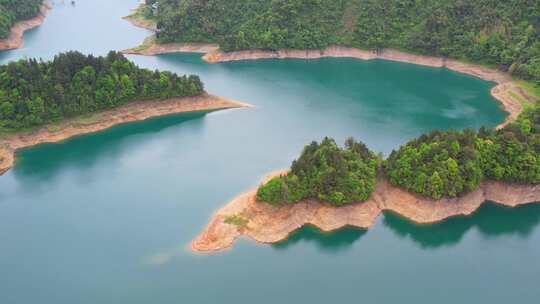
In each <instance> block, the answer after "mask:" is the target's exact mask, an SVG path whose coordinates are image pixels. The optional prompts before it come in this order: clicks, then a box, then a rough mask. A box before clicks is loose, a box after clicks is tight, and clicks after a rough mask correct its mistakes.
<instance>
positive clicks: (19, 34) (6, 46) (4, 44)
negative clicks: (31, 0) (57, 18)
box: [0, 1, 51, 51]
mask: <svg viewBox="0 0 540 304" xmlns="http://www.w3.org/2000/svg"><path fill="white" fill-rule="evenodd" d="M50 9H51V7H50V6H49V4H48V3H47V1H44V2H43V5H41V9H40V11H39V13H38V14H37V16H35V17H34V18H32V19H28V20H23V21H19V22H17V23H15V24H14V25H13V26H12V27H11V33H10V34H9V37H8V38H6V39H2V40H0V51H5V50H13V49H18V48H21V47H22V46H23V43H24V39H23V36H24V32H26V31H28V30H30V29H33V28H35V27H38V26H40V25H41V24H43V22H44V21H45V17H46V16H47V12H48V11H49V10H50Z"/></svg>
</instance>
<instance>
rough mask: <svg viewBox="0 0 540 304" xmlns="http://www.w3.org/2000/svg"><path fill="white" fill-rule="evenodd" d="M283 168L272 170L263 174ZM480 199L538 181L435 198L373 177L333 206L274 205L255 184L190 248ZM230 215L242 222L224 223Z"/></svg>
mask: <svg viewBox="0 0 540 304" xmlns="http://www.w3.org/2000/svg"><path fill="white" fill-rule="evenodd" d="M283 173H284V171H281V172H277V173H273V174H271V175H269V176H268V177H266V178H265V180H269V179H270V178H271V177H273V176H277V175H280V174H283ZM263 183H264V181H263ZM486 201H491V202H495V203H497V204H501V205H504V206H508V207H516V206H519V205H523V204H527V203H534V202H540V185H517V184H515V185H512V184H505V183H501V182H490V181H488V182H484V183H482V185H481V186H480V187H479V188H478V189H477V190H476V191H473V192H471V193H469V194H466V195H464V196H462V197H459V198H454V199H442V200H437V201H436V200H432V199H427V198H424V197H421V196H418V195H415V194H412V193H410V192H407V191H405V190H402V189H400V188H398V187H395V186H393V185H391V184H389V183H388V182H387V181H385V180H379V181H378V183H377V186H376V189H375V191H374V193H373V194H372V196H371V198H370V199H369V200H368V201H366V202H363V203H355V204H351V205H348V206H345V207H339V208H337V207H332V206H330V205H328V204H326V203H322V202H319V201H302V202H300V203H297V204H295V205H287V206H282V207H274V206H271V205H269V204H266V203H260V202H257V201H256V190H252V191H249V192H247V193H244V194H241V195H239V196H237V197H236V198H234V199H233V200H232V201H231V202H229V203H228V204H227V205H226V206H225V207H223V208H222V209H220V210H218V211H217V212H216V213H215V214H214V215H213V216H212V218H211V220H210V223H209V224H208V225H207V227H206V228H205V229H204V231H203V232H202V233H201V234H200V235H199V236H198V237H197V238H196V239H195V240H193V241H192V243H191V249H192V250H193V251H195V252H215V251H220V250H224V249H227V248H229V247H231V246H232V245H233V244H234V241H235V240H237V239H238V238H239V237H242V236H245V237H248V238H250V239H253V240H255V241H257V242H260V243H276V242H279V241H282V240H285V239H286V238H287V237H288V236H289V235H290V234H291V233H292V232H294V231H295V230H297V229H299V228H301V227H303V226H305V225H308V224H309V225H313V226H316V227H318V228H319V229H321V230H323V231H333V230H336V229H340V228H343V227H346V226H352V227H357V228H363V229H368V228H370V227H371V226H372V225H373V224H374V223H375V220H376V219H377V217H378V216H379V215H380V214H381V213H382V212H383V211H391V212H394V213H397V214H399V215H401V216H403V217H405V218H407V219H409V220H411V221H413V222H416V223H421V224H428V223H435V222H439V221H442V220H445V219H447V218H450V217H454V216H467V215H470V214H472V213H473V212H475V211H476V210H477V209H478V208H479V207H480V206H481V205H482V204H483V203H484V202H486ZM231 216H234V217H236V218H239V219H241V220H242V221H245V222H246V224H245V225H235V224H228V223H225V220H226V219H227V218H230V217H231Z"/></svg>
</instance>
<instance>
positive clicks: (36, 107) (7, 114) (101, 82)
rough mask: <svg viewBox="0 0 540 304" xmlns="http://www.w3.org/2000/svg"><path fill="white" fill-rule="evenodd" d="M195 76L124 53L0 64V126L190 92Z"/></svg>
mask: <svg viewBox="0 0 540 304" xmlns="http://www.w3.org/2000/svg"><path fill="white" fill-rule="evenodd" d="M203 92H204V89H203V84H202V83H201V81H200V79H199V77H197V76H178V75H176V74H174V73H170V72H159V71H150V70H146V69H141V68H139V67H137V66H136V65H135V64H133V63H132V62H131V61H129V60H127V59H126V58H125V57H124V56H123V55H122V54H120V53H117V52H110V53H109V54H108V55H107V56H106V57H94V56H92V55H88V56H86V55H83V54H81V53H79V52H67V53H63V54H59V55H57V56H55V57H54V59H53V60H52V61H38V60H36V59H27V60H20V61H16V62H10V63H9V64H7V65H3V66H0V128H1V129H4V130H6V129H8V130H10V129H11V130H14V129H20V128H25V127H31V126H36V125H41V124H45V123H48V122H53V121H58V120H60V119H61V118H64V117H71V116H76V115H81V114H85V113H90V112H95V111H98V110H103V109H108V108H113V107H116V106H118V105H121V104H124V103H127V102H130V101H134V100H153V99H164V98H170V97H183V96H194V95H199V94H201V93H203Z"/></svg>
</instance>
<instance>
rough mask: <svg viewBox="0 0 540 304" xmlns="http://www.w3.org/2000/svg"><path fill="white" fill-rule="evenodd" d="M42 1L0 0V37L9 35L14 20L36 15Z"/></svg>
mask: <svg viewBox="0 0 540 304" xmlns="http://www.w3.org/2000/svg"><path fill="white" fill-rule="evenodd" d="M42 3H43V0H0V39H4V38H7V37H8V36H9V32H10V29H11V26H13V24H14V23H15V22H17V21H20V20H26V19H30V18H32V17H34V16H36V15H37V14H38V13H39V9H40V7H41V4H42Z"/></svg>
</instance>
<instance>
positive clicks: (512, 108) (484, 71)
mask: <svg viewBox="0 0 540 304" xmlns="http://www.w3.org/2000/svg"><path fill="white" fill-rule="evenodd" d="M123 53H124V54H132V55H145V56H153V55H159V54H168V53H202V54H204V56H203V57H202V58H203V60H204V61H206V62H208V63H221V62H232V61H241V60H261V59H308V60H309V59H321V58H353V59H359V60H375V59H380V60H387V61H395V62H402V63H410V64H415V65H421V66H427V67H433V68H446V69H449V70H451V71H455V72H458V73H461V74H465V75H469V76H473V77H476V78H479V79H482V80H485V81H490V82H494V83H496V84H497V85H496V86H495V87H493V88H492V89H491V92H490V93H491V96H492V97H493V98H494V99H495V100H497V101H498V102H499V103H500V105H501V106H502V109H503V110H504V111H505V112H506V113H508V116H507V117H506V118H505V120H504V121H503V122H502V123H501V124H499V125H498V126H497V129H500V128H503V127H504V126H506V125H507V124H509V123H510V122H512V121H514V120H515V119H516V118H517V117H518V116H519V114H520V113H521V112H522V111H523V109H524V104H523V103H524V102H525V103H528V102H530V103H532V102H534V100H535V98H534V97H532V96H530V95H529V94H528V93H527V92H525V90H523V89H522V88H521V87H520V86H519V85H518V84H517V83H516V82H514V81H513V80H512V78H511V77H510V75H509V74H507V73H505V72H502V71H499V70H495V69H490V68H486V67H483V66H481V65H476V64H471V63H465V62H461V61H458V60H454V59H446V58H441V57H432V56H423V55H414V54H409V53H405V52H402V51H398V50H394V49H385V50H382V51H379V52H373V51H366V50H361V49H357V48H351V47H343V46H330V47H328V48H326V49H324V50H293V49H284V50H278V51H268V50H247V51H236V52H222V51H220V50H219V46H218V45H215V44H202V43H170V44H157V43H156V42H155V37H154V36H151V37H149V38H147V39H146V40H145V42H144V43H143V44H142V45H141V46H139V47H136V48H132V49H128V50H124V51H123Z"/></svg>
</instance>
